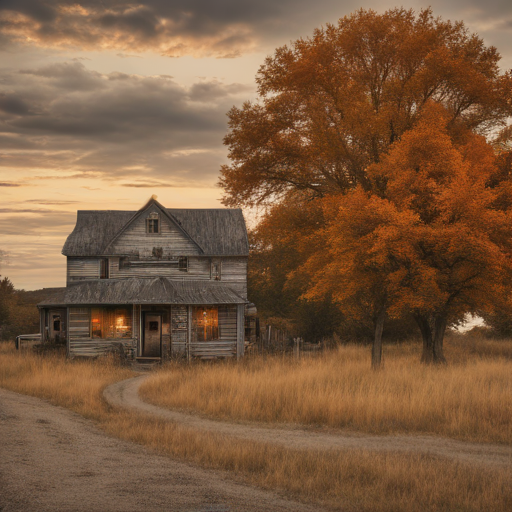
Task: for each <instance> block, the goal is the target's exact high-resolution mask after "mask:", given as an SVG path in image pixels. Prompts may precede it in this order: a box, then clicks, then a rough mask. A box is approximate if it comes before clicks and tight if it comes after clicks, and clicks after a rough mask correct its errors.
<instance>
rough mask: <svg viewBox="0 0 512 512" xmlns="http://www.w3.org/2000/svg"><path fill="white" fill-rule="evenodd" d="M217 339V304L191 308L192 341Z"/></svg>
mask: <svg viewBox="0 0 512 512" xmlns="http://www.w3.org/2000/svg"><path fill="white" fill-rule="evenodd" d="M218 339H219V309H218V307H217V306H203V307H201V306H200V307H194V308H192V341H213V340H218Z"/></svg>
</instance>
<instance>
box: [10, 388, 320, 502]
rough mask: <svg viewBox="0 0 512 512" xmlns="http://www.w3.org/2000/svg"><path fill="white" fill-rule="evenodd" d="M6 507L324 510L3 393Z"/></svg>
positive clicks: (72, 415) (41, 402)
mask: <svg viewBox="0 0 512 512" xmlns="http://www.w3.org/2000/svg"><path fill="white" fill-rule="evenodd" d="M0 453H1V457H0V510H1V511H2V512H15V511H26V510H37V511H52V512H64V511H65V512H75V511H76V512H81V511H84V512H85V511H87V512H110V511H112V512H113V511H119V510H122V511H124V512H132V511H134V512H135V511H141V510H151V511H164V510H165V511H168V510H177V511H180V512H181V511H183V512H234V511H254V512H256V511H258V512H260V511H276V512H278V511H283V512H284V511H299V512H300V511H304V512H306V511H308V512H314V511H318V510H319V509H318V507H316V506H315V507H310V506H307V505H304V504H301V503H298V502H293V501H289V500H287V499H285V498H283V497H281V496H279V495H278V494H277V493H273V492H266V491H262V490H259V489H255V488H253V487H250V486H246V485H241V484H238V483H235V482H233V481H230V480H229V478H228V477H227V475H226V474H224V473H222V472H219V471H212V470H209V471H207V470H202V469H199V468H197V467H194V466H192V465H189V464H185V463H181V462H177V461H175V460H172V459H171V458H169V457H163V456H158V455H155V454H154V453H153V452H151V451H149V450H147V449H145V448H144V447H141V446H139V445H136V444H133V443H128V442H125V441H121V440H119V439H116V438H112V437H109V436H108V435H106V434H105V433H104V432H102V431H101V430H99V429H98V428H97V427H96V426H95V425H94V423H93V422H91V421H89V420H86V419H84V418H82V417H81V416H79V415H78V414H75V413H73V412H71V411H69V410H67V409H63V408H61V407H56V406H53V405H50V404H49V403H47V402H45V401H44V400H40V399H38V398H33V397H29V396H25V395H20V394H18V393H13V392H11V391H7V390H4V389H0Z"/></svg>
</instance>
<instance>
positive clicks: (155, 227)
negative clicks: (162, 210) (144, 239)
mask: <svg viewBox="0 0 512 512" xmlns="http://www.w3.org/2000/svg"><path fill="white" fill-rule="evenodd" d="M159 220H160V219H159V215H158V213H156V212H153V213H150V214H149V217H148V218H147V219H146V233H160V222H159Z"/></svg>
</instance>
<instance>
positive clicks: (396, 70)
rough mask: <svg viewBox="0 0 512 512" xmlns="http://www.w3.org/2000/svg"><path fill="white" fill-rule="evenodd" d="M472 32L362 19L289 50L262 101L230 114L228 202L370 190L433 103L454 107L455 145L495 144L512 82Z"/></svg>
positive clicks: (389, 15)
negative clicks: (380, 165) (392, 151)
mask: <svg viewBox="0 0 512 512" xmlns="http://www.w3.org/2000/svg"><path fill="white" fill-rule="evenodd" d="M499 60H500V55H499V54H498V52H497V51H496V49H495V48H494V47H486V46H485V45H484V44H483V41H482V39H480V38H479V37H478V36H477V35H474V34H470V33H468V31H467V29H466V28H465V26H464V24H463V23H461V22H457V23H452V22H450V21H442V20H441V19H440V18H435V17H434V16H433V14H432V12H431V10H430V9H426V10H422V11H421V12H420V13H419V14H418V15H417V16H416V15H415V14H414V12H413V11H412V10H405V9H403V8H402V9H393V10H390V11H387V12H385V13H384V14H377V13H376V12H374V11H365V10H359V11H357V12H356V13H354V14H352V15H350V16H346V17H344V18H341V19H340V20H339V22H338V25H337V26H335V25H330V24H328V25H326V28H323V29H317V30H315V32H314V35H313V37H311V38H307V39H299V40H297V41H295V42H294V43H293V44H292V45H291V46H290V47H288V46H284V47H282V48H278V49H277V50H276V52H275V55H274V56H273V57H268V58H267V60H266V61H265V63H264V65H263V66H262V67H261V68H260V70H259V73H258V75H257V79H256V80H257V83H258V92H259V96H260V100H259V101H258V102H256V103H246V104H244V105H243V107H242V108H236V107H233V108H232V109H231V110H230V112H229V113H228V116H229V133H228V134H227V136H226V137H225V144H226V145H227V146H228V147H229V157H230V159H231V164H230V165H226V166H224V167H223V168H222V170H221V178H220V184H221V186H222V187H224V190H225V197H224V202H225V203H226V204H229V205H242V206H247V205H254V204H265V203H266V204H268V203H269V202H270V203H273V202H275V201H276V200H280V199H283V197H285V194H286V193H287V192H288V191H290V190H303V191H307V192H308V193H309V194H311V195H313V196H317V197H322V196H325V195H326V194H337V193H339V192H345V191H346V190H349V189H351V188H354V187H355V186H357V185H358V184H360V185H362V186H363V187H364V188H365V189H366V190H370V189H371V187H372V182H371V181H370V180H369V179H368V175H367V168H368V166H370V165H371V164H373V163H377V162H379V161H380V159H381V158H382V156H383V155H384V154H385V153H386V152H387V151H388V149H389V147H390V145H391V144H393V143H394V142H396V141H397V140H399V139H400V137H401V136H402V134H403V133H404V132H405V131H407V130H409V129H411V128H412V127H413V125H414V122H415V121H416V119H417V118H418V116H419V115H420V113H421V111H422V109H423V107H424V106H425V104H426V103H427V102H428V101H430V100H434V101H436V102H438V103H440V104H442V105H443V106H444V107H445V108H446V110H447V112H448V114H449V117H450V123H449V130H450V133H451V134H453V135H454V136H457V135H458V134H459V132H461V131H462V132H465V131H466V130H467V129H469V130H472V131H478V132H481V133H489V130H495V129H496V128H497V127H500V126H504V122H505V120H506V118H507V116H509V115H510V114H511V112H512V103H511V99H512V75H511V74H510V73H501V72H500V69H499V67H498V63H499Z"/></svg>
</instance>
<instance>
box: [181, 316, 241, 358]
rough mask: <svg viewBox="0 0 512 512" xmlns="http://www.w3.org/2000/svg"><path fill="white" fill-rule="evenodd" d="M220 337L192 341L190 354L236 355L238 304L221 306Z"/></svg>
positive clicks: (207, 356) (210, 356) (200, 355)
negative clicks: (211, 339) (210, 339)
mask: <svg viewBox="0 0 512 512" xmlns="http://www.w3.org/2000/svg"><path fill="white" fill-rule="evenodd" d="M218 318H219V339H218V340H213V341H198V342H191V343H190V355H191V356H192V357H199V358H201V359H210V358H214V357H234V356H236V340H237V306H219V316H218Z"/></svg>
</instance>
